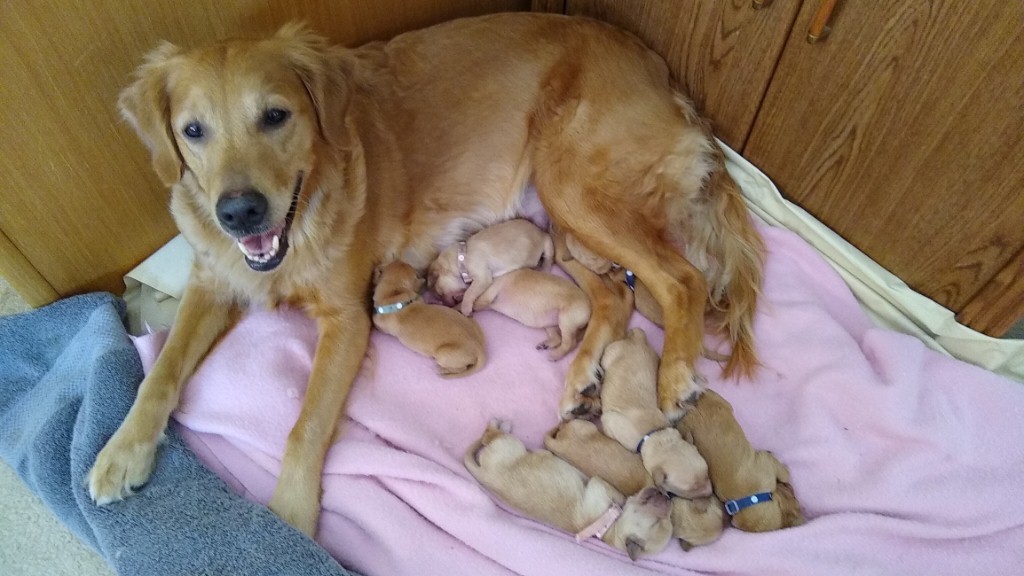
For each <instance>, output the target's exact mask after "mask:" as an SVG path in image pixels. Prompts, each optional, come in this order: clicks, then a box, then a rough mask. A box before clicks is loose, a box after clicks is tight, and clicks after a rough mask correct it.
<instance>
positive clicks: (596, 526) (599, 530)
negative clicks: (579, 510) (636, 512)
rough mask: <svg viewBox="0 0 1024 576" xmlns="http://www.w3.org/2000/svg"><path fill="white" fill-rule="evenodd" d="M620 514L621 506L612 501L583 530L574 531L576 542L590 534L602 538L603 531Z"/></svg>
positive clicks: (588, 536)
mask: <svg viewBox="0 0 1024 576" xmlns="http://www.w3.org/2000/svg"><path fill="white" fill-rule="evenodd" d="M621 515H622V507H621V506H619V505H618V504H616V503H614V502H612V505H611V506H609V507H608V509H607V510H605V511H604V514H601V515H600V516H598V518H597V520H594V521H593V522H591V523H590V524H589V525H588V526H587V527H585V528H584V529H583V530H580V531H579V532H577V533H576V543H577V544H579V543H580V542H583V541H584V540H586V539H587V538H590V537H591V536H597V537H598V538H602V537H603V536H604V533H605V532H607V531H608V529H609V528H611V527H612V524H615V521H616V520H618V519H619V516H621Z"/></svg>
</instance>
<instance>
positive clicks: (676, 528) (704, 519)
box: [544, 420, 725, 550]
mask: <svg viewBox="0 0 1024 576" xmlns="http://www.w3.org/2000/svg"><path fill="white" fill-rule="evenodd" d="M544 447H545V448H547V449H548V450H550V451H551V452H552V453H553V454H554V455H555V456H558V457H559V458H561V459H562V460H565V461H566V462H568V463H569V464H572V465H573V466H575V467H576V468H577V469H579V471H580V472H583V473H584V474H586V475H587V476H590V477H597V478H601V479H602V480H605V481H607V482H608V483H609V484H611V485H612V486H613V487H614V488H615V489H616V490H618V491H619V492H622V493H623V494H636V493H637V492H640V491H641V490H643V489H644V488H646V487H647V486H648V485H650V484H651V483H652V480H651V477H650V475H649V474H647V470H645V469H644V466H643V462H642V461H641V460H640V457H639V456H637V455H636V454H635V453H633V452H631V451H629V450H627V449H626V448H623V446H622V445H621V444H619V443H618V442H616V441H615V440H612V439H611V438H609V437H608V436H605V435H604V434H602V433H601V431H600V430H598V429H597V426H596V425H595V424H594V423H593V422H589V421H587V420H569V421H568V422H563V423H562V424H560V425H559V426H558V427H557V428H555V429H553V430H551V431H550V432H548V434H547V436H545V438H544ZM724 517H725V512H724V509H723V508H722V503H721V502H720V501H719V500H718V498H716V497H715V496H714V495H711V496H708V497H707V498H697V499H694V500H686V499H683V498H672V536H673V537H675V538H678V539H679V544H680V546H682V548H683V550H689V549H690V548H692V547H694V546H703V545H705V544H710V543H711V542H714V541H715V540H717V539H718V537H719V536H720V535H721V534H722V530H723V529H724V528H725V520H724Z"/></svg>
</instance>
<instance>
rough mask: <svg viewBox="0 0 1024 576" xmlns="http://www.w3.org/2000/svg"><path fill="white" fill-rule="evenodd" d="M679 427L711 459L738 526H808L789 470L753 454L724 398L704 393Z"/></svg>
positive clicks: (718, 490)
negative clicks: (768, 495) (801, 511)
mask: <svg viewBox="0 0 1024 576" xmlns="http://www.w3.org/2000/svg"><path fill="white" fill-rule="evenodd" d="M676 426H677V428H678V429H679V431H680V432H681V433H682V434H683V435H684V436H687V437H692V438H693V443H694V444H695V445H696V446H697V449H698V450H699V451H700V453H701V454H702V455H703V456H704V458H705V459H706V460H707V463H708V468H709V470H710V472H711V482H712V484H713V485H714V487H715V494H717V495H718V497H719V498H720V499H721V500H722V502H725V505H726V512H728V513H730V515H731V516H732V525H733V526H735V527H736V528H739V529H740V530H746V531H748V532H765V531H768V530H777V529H779V528H787V527H789V526H797V525H799V524H803V522H804V518H803V515H802V514H801V513H800V503H799V502H797V500H796V495H795V494H794V493H793V487H792V486H790V482H789V470H788V469H787V468H786V467H785V466H784V465H783V464H782V463H781V462H779V461H778V460H776V459H775V456H772V454H771V453H770V452H765V451H762V450H758V451H754V449H753V448H752V447H751V446H750V442H749V441H748V440H747V437H746V435H745V434H743V430H742V429H741V428H740V425H739V423H738V422H736V418H735V416H733V412H732V406H731V405H730V404H729V403H728V402H726V400H725V399H724V398H722V397H721V396H719V395H718V394H717V393H716V392H714V391H713V390H705V391H704V393H703V394H701V396H700V398H699V399H698V400H697V403H696V405H695V406H694V407H693V408H692V409H691V410H690V411H689V412H687V414H686V416H684V417H683V419H682V420H680V421H679V423H678V424H677V425H676ZM766 494H770V497H766V496H765V495H766Z"/></svg>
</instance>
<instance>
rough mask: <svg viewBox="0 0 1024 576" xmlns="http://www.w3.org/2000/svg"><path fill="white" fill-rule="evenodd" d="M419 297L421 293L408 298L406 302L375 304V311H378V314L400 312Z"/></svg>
mask: <svg viewBox="0 0 1024 576" xmlns="http://www.w3.org/2000/svg"><path fill="white" fill-rule="evenodd" d="M418 299H419V295H416V296H413V297H412V298H410V299H408V300H406V301H405V302H395V303H394V304H386V305H384V306H374V307H373V311H374V312H376V313H377V314H391V313H393V312H398V311H399V310H402V309H404V308H406V307H407V306H408V305H409V304H412V303H413V302H415V301H416V300H418Z"/></svg>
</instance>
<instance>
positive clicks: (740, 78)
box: [567, 0, 800, 149]
mask: <svg viewBox="0 0 1024 576" xmlns="http://www.w3.org/2000/svg"><path fill="white" fill-rule="evenodd" d="M799 7H800V1H799V0H775V2H772V3H771V4H770V5H768V6H767V7H765V8H762V9H760V10H755V9H754V8H753V5H752V2H751V0H716V1H714V2H707V1H700V0H643V1H640V0H637V1H630V2H623V1H621V0H569V1H568V3H567V12H568V13H569V14H577V15H584V16H591V17H594V18H598V19H600V20H604V21H606V22H610V23H612V24H616V25H618V26H620V27H622V28H625V29H626V30H629V31H630V32H633V33H634V34H636V35H637V36H639V37H640V38H641V39H643V40H644V42H645V43H647V45H648V46H650V47H651V48H653V49H654V50H655V51H657V52H658V53H659V54H661V55H662V56H664V57H665V59H666V60H667V61H668V63H669V66H670V67H671V69H672V72H673V73H674V74H675V76H676V77H677V78H679V79H681V80H682V81H683V82H684V83H685V85H686V89H687V91H688V92H689V94H690V96H691V97H692V98H693V99H694V101H695V102H696V103H697V107H698V109H699V110H700V111H701V112H702V113H703V114H704V115H705V116H707V117H709V118H711V120H712V121H713V123H714V126H715V133H716V134H717V135H718V137H719V138H721V139H722V140H724V141H725V142H726V143H727V144H729V145H730V146H732V147H733V148H736V149H742V148H743V145H744V143H745V142H746V139H747V135H748V134H749V132H750V128H751V126H752V124H753V121H754V116H755V114H756V113H757V110H758V107H759V106H760V105H761V100H762V98H763V97H764V94H765V91H766V89H767V87H768V82H769V80H770V79H771V77H772V72H773V71H774V69H775V63H776V62H777V61H778V58H779V53H780V52H781V51H782V48H783V45H784V44H785V42H786V38H787V37H788V34H789V28H790V25H791V24H792V22H793V19H794V17H795V15H796V12H797V10H798V8H799Z"/></svg>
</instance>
